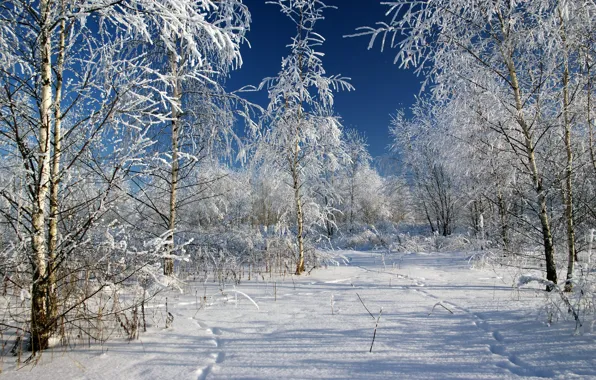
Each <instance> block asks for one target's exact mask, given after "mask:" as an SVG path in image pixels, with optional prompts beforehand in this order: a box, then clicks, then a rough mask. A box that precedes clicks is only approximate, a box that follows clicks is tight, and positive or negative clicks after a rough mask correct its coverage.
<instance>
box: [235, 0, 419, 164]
mask: <svg viewBox="0 0 596 380" xmlns="http://www.w3.org/2000/svg"><path fill="white" fill-rule="evenodd" d="M244 3H245V4H246V5H247V6H248V7H249V10H250V12H251V14H252V19H253V22H252V25H251V30H250V32H249V33H248V35H247V37H248V40H249V41H250V45H251V47H250V48H249V47H248V46H246V45H245V46H243V48H242V58H243V61H244V64H243V66H242V68H241V69H240V70H237V71H235V72H233V73H232V75H231V78H230V79H229V80H228V88H229V89H230V90H233V89H236V88H239V87H241V86H243V85H249V84H252V85H258V84H259V83H260V81H261V80H262V79H263V78H265V77H271V76H275V75H276V74H277V73H278V72H279V70H280V65H281V59H282V57H284V56H286V55H287V54H288V53H289V49H288V48H287V47H286V45H287V44H288V43H289V42H290V40H291V37H292V36H293V35H294V34H295V31H296V28H295V26H294V25H293V23H292V21H291V20H290V19H289V18H288V17H286V16H284V15H283V14H282V13H281V12H280V11H279V6H277V5H274V4H266V0H245V1H244ZM326 4H327V5H333V6H337V7H338V8H337V9H328V10H326V11H325V13H324V15H325V20H321V21H319V22H318V23H317V24H316V27H315V28H316V31H317V32H318V33H320V34H321V35H323V37H325V39H326V42H325V44H324V45H323V46H322V47H319V49H318V50H319V51H322V52H323V53H325V57H323V66H324V67H325V69H326V71H327V73H328V74H330V75H334V74H341V75H343V76H346V77H350V78H352V81H351V83H352V85H353V86H354V87H355V88H356V90H355V91H351V92H340V93H337V94H336V97H335V110H336V112H337V113H338V114H339V115H340V116H341V117H342V120H343V125H344V126H345V127H350V128H356V129H358V130H360V131H363V132H365V134H366V136H367V138H368V143H369V151H370V153H371V154H372V155H373V157H375V156H380V155H382V154H384V153H385V152H386V147H387V145H388V144H389V142H390V141H389V133H388V126H389V121H390V114H394V113H395V111H396V109H397V108H409V107H410V105H412V103H413V102H414V96H415V95H416V94H418V91H419V89H420V82H421V80H422V79H421V78H419V77H416V76H415V75H414V74H413V73H412V72H411V70H403V69H399V68H398V66H397V65H394V64H393V59H394V56H395V51H392V50H390V49H386V50H385V52H381V51H380V44H376V45H375V47H374V48H373V49H371V50H367V47H368V42H369V39H368V37H356V38H343V36H344V35H347V34H353V33H354V32H355V29H356V28H357V27H359V26H372V25H374V24H375V22H377V21H388V20H387V18H386V17H385V10H386V7H384V6H382V5H381V4H380V0H327V1H326ZM248 98H249V99H250V100H252V101H255V102H258V103H259V104H261V105H263V106H266V104H267V94H266V93H265V92H264V91H263V93H262V94H259V95H256V96H249V97H248Z"/></svg>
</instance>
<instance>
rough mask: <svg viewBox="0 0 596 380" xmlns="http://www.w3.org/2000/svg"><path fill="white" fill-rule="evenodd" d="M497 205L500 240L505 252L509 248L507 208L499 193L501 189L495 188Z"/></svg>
mask: <svg viewBox="0 0 596 380" xmlns="http://www.w3.org/2000/svg"><path fill="white" fill-rule="evenodd" d="M497 206H498V209H499V223H500V224H501V240H503V248H504V250H505V252H508V251H509V250H510V248H511V247H510V245H511V244H510V241H509V224H508V222H507V220H508V218H507V208H506V206H505V199H504V198H503V194H502V193H501V189H500V188H497Z"/></svg>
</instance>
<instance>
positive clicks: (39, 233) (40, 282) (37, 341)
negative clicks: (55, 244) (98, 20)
mask: <svg viewBox="0 0 596 380" xmlns="http://www.w3.org/2000/svg"><path fill="white" fill-rule="evenodd" d="M49 7H50V4H49V1H48V0H41V1H40V10H41V15H40V16H41V20H40V24H41V25H40V38H39V47H40V55H41V73H40V75H41V104H40V109H39V116H40V121H41V124H40V131H39V139H38V143H39V153H38V156H37V173H36V176H37V178H36V186H35V194H34V200H33V202H34V205H33V215H32V227H33V238H32V248H33V258H32V259H33V260H32V265H33V279H32V280H33V288H32V293H31V351H33V353H34V354H35V353H37V352H38V351H41V350H43V349H45V348H47V347H48V341H49V338H50V334H51V331H50V326H48V315H47V311H48V309H49V308H48V304H47V295H48V266H47V241H46V217H47V215H46V197H47V195H48V190H49V185H50V153H51V152H50V128H51V107H52V64H51V58H52V49H51V39H50V25H49V24H50V20H49V14H50V9H49Z"/></svg>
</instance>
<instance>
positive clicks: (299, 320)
mask: <svg viewBox="0 0 596 380" xmlns="http://www.w3.org/2000/svg"><path fill="white" fill-rule="evenodd" d="M340 254H343V255H345V256H347V257H349V258H351V261H350V263H349V264H348V265H342V266H338V267H329V268H328V269H320V270H313V271H312V272H311V274H310V275H306V276H300V277H294V279H293V281H292V279H291V278H290V277H287V276H286V277H285V278H283V277H277V278H276V277H273V278H270V277H269V275H266V276H265V278H264V279H263V278H261V277H259V279H258V281H256V280H255V279H254V278H253V280H251V281H246V280H245V281H243V282H242V283H241V284H240V285H238V286H237V287H236V288H235V289H234V288H233V287H232V285H230V287H229V289H227V290H224V291H223V293H222V292H220V291H219V290H218V285H217V283H213V282H211V281H209V282H207V283H206V285H204V284H203V283H187V284H186V293H185V294H182V295H181V294H179V293H175V292H171V293H169V294H167V297H168V308H169V311H170V312H171V313H172V314H173V315H174V322H173V325H172V327H171V328H169V329H165V328H164V323H165V322H164V316H163V315H164V304H165V297H166V294H164V295H162V296H160V297H159V298H158V299H156V300H154V301H153V307H151V308H148V322H149V323H150V324H152V325H153V327H151V328H150V329H149V331H148V332H147V333H144V334H141V337H140V339H139V340H137V341H132V342H127V341H125V340H124V339H123V338H121V337H114V338H113V339H112V340H111V341H110V342H109V343H107V344H105V345H103V346H99V345H94V344H91V346H89V345H88V344H82V343H79V344H78V345H77V346H76V347H75V348H74V349H72V350H65V349H64V348H60V347H56V348H54V349H52V350H50V351H47V352H45V353H44V355H43V357H42V359H41V361H40V362H39V363H38V364H37V365H36V366H25V367H23V368H21V369H19V370H18V371H15V367H14V365H15V363H14V358H12V357H4V358H3V363H2V373H1V374H0V378H2V379H60V380H66V379H176V380H179V379H265V378H267V379H348V378H360V379H503V378H544V377H546V378H558V379H586V378H596V340H595V338H596V334H595V333H594V332H592V331H591V326H584V328H583V330H582V334H581V335H579V336H573V330H574V325H573V324H570V323H567V322H560V323H557V324H554V325H552V326H547V325H546V324H545V323H543V322H544V321H542V319H540V318H537V317H536V310H537V308H538V307H539V305H541V304H542V303H543V299H542V296H540V295H539V294H538V293H537V292H536V291H533V290H530V289H526V290H521V291H520V290H515V289H513V288H512V286H513V285H514V284H515V278H514V276H513V274H509V273H507V272H506V271H504V270H502V269H494V268H488V267H487V268H483V269H473V268H470V265H469V263H468V261H467V257H468V256H469V255H467V254H464V253H436V254H394V255H389V256H386V258H385V264H383V262H382V260H381V256H380V254H378V253H370V252H355V251H344V252H338V255H340ZM253 277H254V276H253ZM274 283H275V286H274ZM204 286H206V287H207V289H204ZM233 290H236V292H234V291H233ZM204 294H206V295H207V302H206V304H205V302H203V301H202V300H201V298H202V297H203V295H204ZM357 294H358V295H359V296H360V297H361V298H362V300H363V301H364V304H365V305H366V306H367V308H368V309H369V310H370V312H371V313H372V314H373V315H374V317H375V318H373V317H371V315H370V314H369V312H368V311H367V310H366V309H365V308H364V306H363V305H362V303H361V301H360V300H359V298H358V295H357ZM245 295H246V296H247V297H249V298H250V299H249V298H247V297H246V296H245ZM251 299H252V300H253V301H254V302H256V304H258V307H259V308H258V309H257V307H255V305H254V304H253V302H251ZM197 300H198V302H199V305H197ZM439 302H441V304H438V303H439ZM433 307H434V309H433ZM381 308H382V309H383V312H382V315H381V318H380V321H379V326H378V330H377V335H376V340H375V343H374V347H373V352H372V353H369V350H370V346H371V341H372V336H373V330H374V327H375V323H376V318H377V317H378V314H379V311H380V309H381ZM431 312H432V313H431ZM451 312H452V313H453V314H451ZM429 314H430V315H429ZM588 325H589V324H588Z"/></svg>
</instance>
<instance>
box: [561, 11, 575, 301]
mask: <svg viewBox="0 0 596 380" xmlns="http://www.w3.org/2000/svg"><path fill="white" fill-rule="evenodd" d="M559 20H560V22H561V40H562V42H563V50H564V51H563V54H564V57H563V122H564V124H565V125H564V127H565V151H566V153H567V166H566V168H565V193H564V194H565V197H564V198H565V220H566V224H567V250H568V253H567V257H568V260H567V279H566V281H565V291H566V292H570V291H571V290H572V288H573V284H572V283H571V280H572V278H573V266H574V264H575V228H574V226H573V184H572V182H571V179H572V175H573V151H572V148H571V119H570V117H569V59H568V51H567V40H566V34H565V28H564V27H563V17H562V15H561V10H560V9H559Z"/></svg>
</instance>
